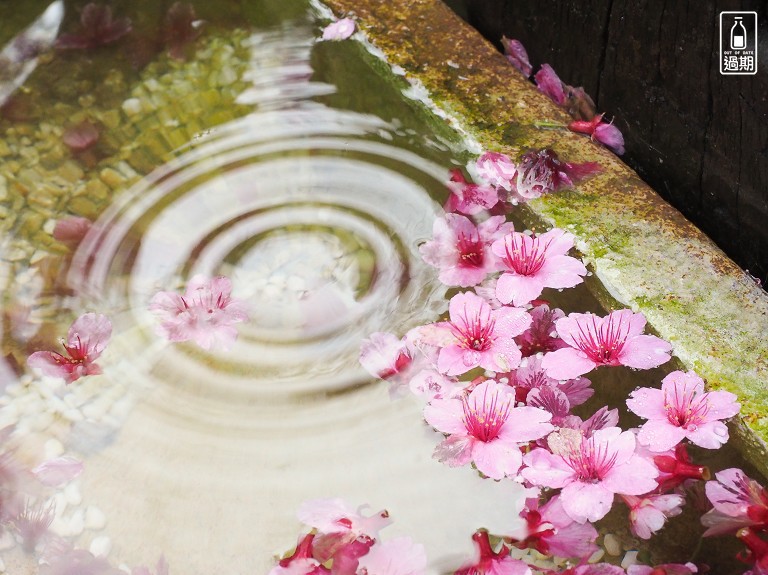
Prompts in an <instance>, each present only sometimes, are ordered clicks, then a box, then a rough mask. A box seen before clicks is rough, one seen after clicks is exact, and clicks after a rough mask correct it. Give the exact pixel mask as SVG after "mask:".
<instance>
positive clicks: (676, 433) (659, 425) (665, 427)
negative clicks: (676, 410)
mask: <svg viewBox="0 0 768 575" xmlns="http://www.w3.org/2000/svg"><path fill="white" fill-rule="evenodd" d="M685 436H686V431H685V429H683V428H682V427H676V426H673V425H670V424H669V423H668V422H667V421H665V420H662V419H652V420H650V421H647V422H645V423H644V424H643V426H642V427H641V428H640V431H639V432H638V433H637V440H638V442H640V444H641V445H643V446H645V447H647V448H648V449H650V450H651V451H653V452H656V453H660V452H663V451H669V450H670V449H672V448H673V447H674V446H675V445H677V444H678V443H680V442H681V441H682V440H683V439H685Z"/></svg>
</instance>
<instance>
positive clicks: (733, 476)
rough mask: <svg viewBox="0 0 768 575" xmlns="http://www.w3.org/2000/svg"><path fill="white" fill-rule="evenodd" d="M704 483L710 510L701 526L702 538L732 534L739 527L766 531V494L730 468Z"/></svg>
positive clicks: (767, 509) (741, 474)
mask: <svg viewBox="0 0 768 575" xmlns="http://www.w3.org/2000/svg"><path fill="white" fill-rule="evenodd" d="M715 479H716V481H707V483H706V486H705V491H706V494H707V499H709V501H710V502H711V503H712V505H713V506H714V509H712V510H710V511H708V512H707V513H705V514H704V515H703V516H702V518H701V522H702V523H703V524H704V525H705V526H706V527H709V529H707V530H706V531H705V532H704V536H705V537H706V536H711V535H723V534H724V533H732V532H734V531H736V530H737V529H740V528H742V527H751V526H759V527H761V528H763V529H765V528H768V490H766V489H765V487H763V486H762V485H760V483H758V482H757V481H755V480H754V479H752V478H750V477H749V476H748V475H747V474H746V473H744V472H743V471H742V470H741V469H738V468H736V467H731V468H729V469H724V470H723V471H720V472H718V473H716V474H715Z"/></svg>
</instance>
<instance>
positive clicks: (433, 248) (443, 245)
mask: <svg viewBox="0 0 768 575" xmlns="http://www.w3.org/2000/svg"><path fill="white" fill-rule="evenodd" d="M512 230H514V227H513V225H512V224H511V223H507V222H506V220H505V218H504V216H492V217H490V218H488V219H487V220H485V221H484V222H482V223H481V224H479V225H475V224H474V222H472V220H470V219H469V218H467V217H465V216H462V215H460V214H445V216H443V217H442V218H436V219H435V222H434V224H433V226H432V239H431V240H429V241H428V242H426V243H425V244H424V245H422V246H421V247H420V248H419V252H420V253H421V255H422V257H423V258H424V261H425V262H427V263H428V264H429V265H431V266H434V267H436V268H438V269H439V270H440V275H439V279H440V281H441V282H442V283H444V284H445V285H449V286H458V287H469V286H473V285H477V284H479V283H480V282H482V281H483V280H484V279H485V277H486V276H487V275H488V274H489V273H490V272H492V271H494V270H495V269H496V266H497V258H496V257H495V256H494V255H493V253H492V252H491V244H492V243H493V242H495V241H497V240H499V239H500V238H502V237H504V235H505V234H507V233H509V232H511V231H512Z"/></svg>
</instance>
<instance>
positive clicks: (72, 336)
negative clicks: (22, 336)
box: [27, 313, 112, 383]
mask: <svg viewBox="0 0 768 575" xmlns="http://www.w3.org/2000/svg"><path fill="white" fill-rule="evenodd" d="M111 336H112V322H110V321H109V319H108V318H107V316H105V315H101V314H95V313H86V314H83V315H81V316H80V317H79V318H77V319H76V320H75V321H74V323H72V326H71V327H70V328H69V332H68V334H67V342H66V343H63V342H62V344H63V346H64V350H65V352H66V355H62V354H60V353H58V352H55V351H36V352H35V353H33V354H32V355H30V356H29V359H28V360H27V363H28V364H29V366H30V367H36V368H39V369H40V370H42V372H43V373H44V374H45V375H50V376H52V377H61V378H64V380H65V381H66V383H72V382H73V381H75V380H76V379H79V378H81V377H83V376H85V375H96V374H99V373H101V367H99V366H98V365H97V364H96V363H95V362H96V360H97V359H98V358H99V356H100V355H101V354H102V352H103V351H104V348H105V347H106V346H107V343H108V342H109V338H110V337H111Z"/></svg>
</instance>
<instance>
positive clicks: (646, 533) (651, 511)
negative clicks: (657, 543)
mask: <svg viewBox="0 0 768 575" xmlns="http://www.w3.org/2000/svg"><path fill="white" fill-rule="evenodd" d="M622 499H624V503H626V504H627V507H629V527H630V529H631V530H632V533H633V534H634V535H635V536H637V537H639V538H640V539H650V538H651V535H653V534H654V533H656V532H657V531H659V530H660V529H661V528H662V527H664V523H666V521H667V519H668V518H669V517H675V516H677V515H680V514H681V513H682V512H683V508H682V506H683V504H684V503H685V499H684V498H683V496H682V495H676V494H668V495H644V496H642V497H638V496H636V495H622Z"/></svg>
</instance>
